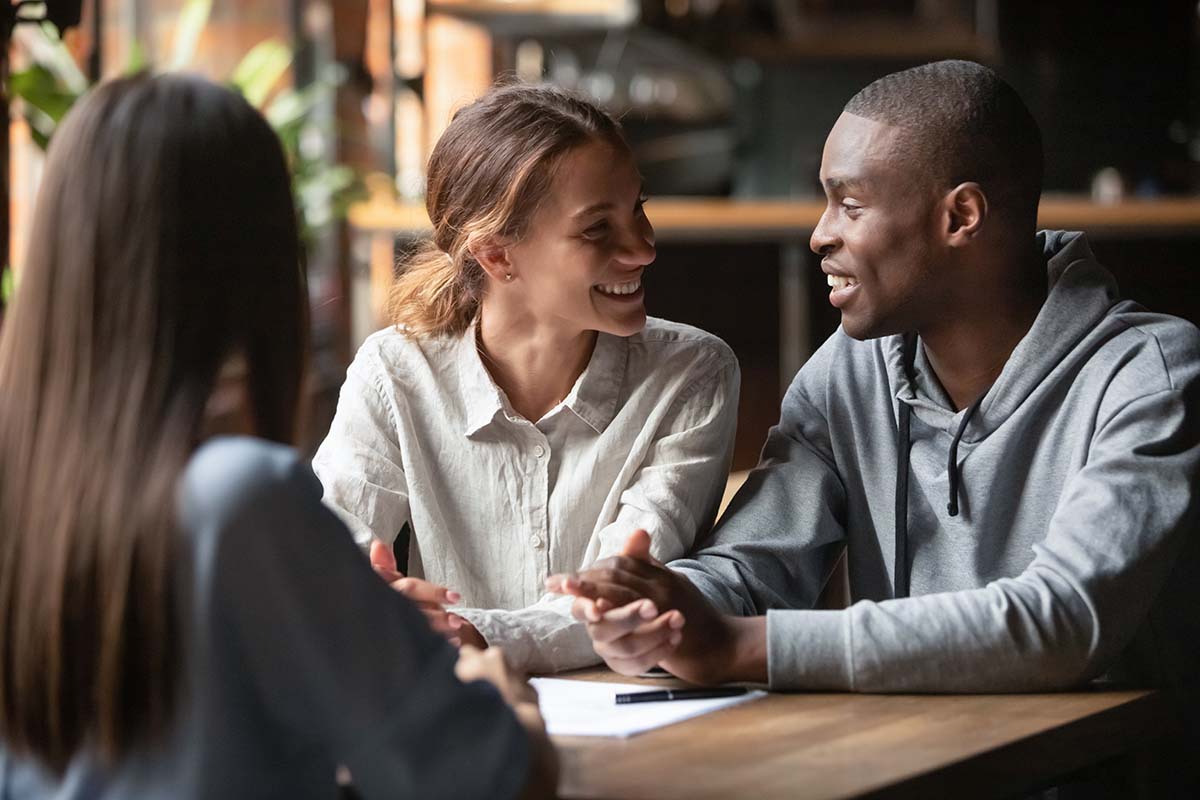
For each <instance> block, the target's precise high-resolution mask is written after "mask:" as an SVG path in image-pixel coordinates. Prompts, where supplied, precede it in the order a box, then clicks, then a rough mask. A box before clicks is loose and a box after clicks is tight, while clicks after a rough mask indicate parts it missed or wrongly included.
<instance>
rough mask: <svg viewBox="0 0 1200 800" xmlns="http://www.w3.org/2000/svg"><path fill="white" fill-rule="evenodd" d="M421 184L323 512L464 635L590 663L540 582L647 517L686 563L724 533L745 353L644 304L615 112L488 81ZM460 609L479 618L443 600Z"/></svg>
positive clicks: (344, 407) (334, 445)
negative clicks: (419, 226) (415, 228)
mask: <svg viewBox="0 0 1200 800" xmlns="http://www.w3.org/2000/svg"><path fill="white" fill-rule="evenodd" d="M428 176H429V178H428V189H427V193H426V197H427V201H426V203H427V207H428V211H429V217H430V220H431V221H432V223H433V235H432V237H431V238H430V240H429V241H427V242H425V243H424V244H423V245H422V246H421V247H420V248H419V249H418V250H417V251H416V252H415V253H414V254H413V255H412V256H411V258H409V260H408V262H407V263H406V265H405V267H404V270H403V272H402V274H401V275H400V277H399V278H398V280H397V281H396V284H395V286H394V288H393V291H392V295H391V299H390V310H391V315H392V321H393V323H394V325H393V326H392V327H390V328H388V329H386V330H383V331H380V332H379V333H377V334H375V335H374V336H372V337H370V338H369V339H368V340H367V341H366V343H365V344H364V345H363V347H362V349H361V350H360V351H359V353H358V355H357V357H356V358H355V360H354V363H353V364H351V366H350V369H349V372H348V374H347V380H346V384H345V385H344V386H343V388H342V393H341V399H340V401H339V404H338V411H337V415H336V417H335V419H334V422H333V426H332V429H331V430H330V433H329V436H328V438H327V439H326V440H325V442H324V443H323V444H322V446H321V449H320V451H319V452H318V453H317V456H316V458H315V460H314V466H315V468H316V470H317V474H318V476H319V477H320V478H321V481H322V483H323V484H324V487H325V502H326V503H327V504H329V506H330V507H332V508H333V509H334V510H335V511H337V512H338V513H339V514H341V515H342V517H343V518H344V519H345V520H346V521H347V523H348V524H349V525H350V526H351V529H352V530H353V531H354V532H355V535H356V538H357V539H358V541H359V543H360V544H361V545H362V546H363V547H364V548H369V549H370V550H371V557H372V562H373V563H374V564H375V565H376V568H377V571H378V572H379V573H380V574H381V575H383V576H384V577H386V578H387V579H389V580H390V581H391V582H392V583H393V585H394V586H396V588H397V589H399V590H400V591H403V592H405V593H406V594H408V595H409V596H410V597H411V598H412V599H414V600H417V601H418V602H421V603H423V604H424V608H425V610H426V613H427V616H428V618H429V619H430V621H431V622H432V623H433V625H434V626H435V627H436V628H438V629H440V630H442V631H443V632H444V633H445V634H446V635H447V636H448V637H449V638H450V639H451V640H452V641H455V642H467V643H472V644H476V645H481V646H486V645H491V644H504V645H505V647H506V650H507V651H508V655H509V657H510V660H512V661H513V662H515V663H518V664H520V665H523V666H525V667H527V668H530V669H536V670H539V671H553V670H558V669H567V668H571V667H576V666H581V665H584V664H587V663H592V662H595V661H596V660H597V659H596V656H595V653H594V651H593V650H592V647H591V644H590V641H589V640H588V637H587V634H586V632H585V631H584V630H583V629H582V626H580V625H579V624H578V623H575V622H574V621H573V620H572V619H571V617H570V614H569V609H570V604H569V600H564V599H557V600H556V599H553V598H552V597H550V596H545V595H544V591H543V588H542V585H543V580H544V578H545V577H546V576H548V575H550V574H553V573H556V572H563V571H570V570H574V569H578V568H580V567H582V566H585V565H587V564H589V563H590V562H592V561H593V560H595V559H596V558H598V557H600V556H604V555H609V554H612V553H614V552H616V551H617V550H618V549H619V548H620V545H621V543H622V542H623V541H624V539H625V538H626V536H627V535H628V534H629V533H630V532H632V531H633V530H634V529H637V528H644V529H646V530H647V531H649V533H650V535H651V540H652V542H653V544H652V550H653V552H654V554H655V555H656V556H657V557H659V558H663V559H668V558H673V557H676V556H679V555H682V554H683V553H684V552H685V551H686V550H687V549H688V547H689V546H690V545H691V543H692V541H693V539H694V538H695V536H696V533H697V532H698V531H701V530H705V529H706V528H707V527H708V526H709V525H710V524H711V522H712V519H713V516H714V515H715V512H716V507H717V502H718V501H719V499H720V493H721V488H722V487H723V485H724V482H725V476H726V472H727V470H728V466H729V458H730V452H731V446H732V437H733V430H734V425H735V418H736V406H737V394H738V382H739V375H738V368H737V362H736V360H735V359H734V357H733V354H732V352H731V351H730V349H729V348H728V347H727V346H726V345H725V344H724V343H723V342H721V341H720V340H719V339H717V338H716V337H714V336H711V335H709V334H707V333H704V332H703V331H700V330H697V329H695V328H691V327H688V326H686V325H679V324H675V323H670V322H666V321H663V320H657V319H653V318H647V316H646V309H645V303H644V297H645V289H644V288H643V284H642V276H643V272H644V271H645V269H646V268H647V267H649V266H650V264H651V263H652V262H653V261H654V255H655V251H654V230H653V228H652V227H651V225H650V221H649V220H648V219H647V216H646V211H645V207H644V206H645V202H646V197H645V195H644V194H643V191H642V181H641V176H640V175H639V173H638V170H637V166H636V165H635V164H634V162H633V158H632V155H631V153H630V150H629V147H628V145H627V144H626V143H625V140H624V138H623V136H622V134H621V130H620V127H619V126H618V124H617V123H616V121H615V120H613V119H612V118H611V117H610V116H608V115H607V114H606V113H605V112H603V111H602V110H600V109H599V108H597V107H595V106H593V105H591V104H590V103H588V102H586V101H583V100H581V99H579V98H576V97H574V96H572V95H569V94H567V93H565V92H562V91H561V90H558V89H553V88H548V87H531V86H522V85H510V86H504V87H499V88H495V89H493V90H492V91H490V92H489V93H488V94H486V95H484V96H483V97H482V98H480V99H479V100H477V101H476V102H474V103H473V104H471V105H469V106H467V107H466V108H464V109H462V110H460V111H459V112H458V113H457V114H456V115H455V117H454V119H453V121H452V122H451V124H450V126H449V127H448V128H447V129H446V132H445V133H444V134H443V136H442V138H441V140H440V141H439V142H438V144H437V147H436V148H435V149H434V152H433V155H432V157H431V158H430V162H429V169H428ZM405 526H408V528H409V530H410V531H411V536H410V538H409V545H408V553H407V569H406V570H405V571H406V572H407V573H409V574H408V575H407V576H406V575H402V574H401V572H400V570H399V569H398V567H397V564H396V560H395V558H394V555H393V543H394V541H395V540H396V539H397V536H398V534H399V532H400V531H401V530H402V529H403V528H404V527H405ZM459 600H461V602H462V603H463V605H464V606H468V607H470V608H467V609H464V610H461V611H457V612H456V613H449V612H447V611H446V606H447V605H448V604H450V603H451V602H452V601H459Z"/></svg>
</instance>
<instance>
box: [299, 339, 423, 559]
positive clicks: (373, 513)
mask: <svg viewBox="0 0 1200 800" xmlns="http://www.w3.org/2000/svg"><path fill="white" fill-rule="evenodd" d="M381 372H382V370H381V369H379V368H377V367H374V366H372V365H371V363H370V361H369V358H368V356H367V355H366V354H364V353H360V354H359V355H358V356H357V357H356V358H355V359H354V362H353V363H352V364H351V365H350V368H349V370H347V372H346V382H345V383H344V384H343V385H342V390H341V393H340V395H339V396H338V406H337V412H336V413H335V414H334V418H333V423H332V425H331V426H330V428H329V434H328V435H327V436H326V437H325V441H323V442H322V443H321V446H320V448H319V449H318V450H317V454H316V455H315V456H314V457H313V470H314V471H315V472H316V474H317V477H318V478H320V480H321V485H322V486H323V487H324V498H323V499H324V502H325V504H326V505H327V506H328V507H329V508H330V509H332V510H333V512H334V513H335V514H337V516H338V517H339V518H340V519H341V520H342V522H344V523H345V524H346V526H347V527H348V528H350V532H351V533H352V534H354V540H355V541H356V542H358V544H359V546H360V547H363V548H366V547H368V546H369V545H370V544H371V539H372V538H376V539H379V540H380V541H381V542H383V543H385V544H391V543H392V542H394V541H395V540H396V537H397V535H398V534H399V533H400V529H401V528H403V527H404V525H405V523H407V522H408V521H409V506H408V482H407V480H406V478H405V474H404V459H403V455H402V454H401V451H400V444H399V433H398V432H399V430H400V428H399V425H398V421H397V419H396V409H395V408H394V407H393V405H392V404H391V403H389V402H388V401H387V399H386V398H385V395H384V392H383V391H382V389H381V387H380V385H379V382H378V378H379V373H381Z"/></svg>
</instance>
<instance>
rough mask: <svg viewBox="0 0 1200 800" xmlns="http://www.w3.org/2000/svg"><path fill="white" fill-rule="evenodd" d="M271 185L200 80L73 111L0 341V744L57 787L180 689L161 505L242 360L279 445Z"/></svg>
mask: <svg viewBox="0 0 1200 800" xmlns="http://www.w3.org/2000/svg"><path fill="white" fill-rule="evenodd" d="M298 247H299V245H298V239H297V227H296V217H295V211H294V207H293V204H292V199H291V193H290V181H289V178H288V169H287V164H286V161H285V158H284V155H283V151H282V149H281V147H280V144H279V141H278V139H277V138H276V136H275V134H274V133H273V131H272V130H271V128H270V127H269V126H268V125H267V123H266V121H265V120H264V119H263V118H262V117H261V115H259V114H258V112H256V111H255V110H254V109H253V108H252V107H251V106H250V105H249V104H248V103H246V101H245V100H243V99H242V98H241V97H239V96H238V95H236V94H234V93H233V92H231V91H229V90H227V89H224V88H221V87H218V86H216V85H214V84H211V83H208V82H206V81H203V80H201V79H198V78H185V77H170V76H164V77H147V76H138V77H133V78H127V79H122V80H118V81H114V82H111V83H107V84H105V85H102V86H100V87H99V88H97V89H95V90H94V91H92V92H91V93H90V94H88V95H87V96H85V97H84V98H83V99H81V100H80V101H79V103H78V104H77V105H76V107H75V108H74V109H73V110H72V111H71V112H70V113H69V114H68V115H67V118H66V119H65V121H64V122H63V124H62V126H61V127H60V128H59V130H58V131H57V132H56V134H55V136H54V139H53V141H52V143H51V145H50V151H49V156H48V160H47V164H46V169H45V175H44V178H43V181H42V185H41V189H40V194H39V197H38V202H37V209H36V214H35V220H34V225H33V232H32V236H31V238H30V242H29V246H28V253H29V255H28V258H27V260H26V264H25V266H24V269H23V270H22V271H21V273H20V276H19V277H20V280H19V284H18V289H17V292H16V296H15V298H14V300H13V303H12V305H11V307H10V309H9V312H8V315H7V319H6V320H5V321H4V328H3V332H2V334H0V396H2V397H3V398H4V402H3V403H0V531H3V533H2V535H0V641H2V642H3V643H4V654H3V658H2V659H0V737H2V738H3V740H4V742H5V745H6V746H7V747H8V748H10V749H11V750H13V751H15V752H18V753H23V754H27V755H31V756H34V757H36V758H37V759H39V760H40V761H42V762H43V763H45V764H46V765H48V766H50V767H51V768H53V769H56V770H57V769H61V768H63V767H64V766H65V764H66V762H67V761H68V760H69V759H70V758H71V756H72V755H73V754H74V753H76V752H77V751H78V750H80V748H81V747H88V748H94V750H95V752H96V753H97V754H98V755H99V756H101V757H102V758H105V759H108V760H112V759H115V758H117V757H119V756H120V755H121V754H123V753H124V752H127V750H128V748H129V747H130V746H131V745H134V744H136V743H138V742H140V741H144V740H145V739H148V738H153V737H154V736H155V735H157V734H160V733H161V732H162V731H163V730H164V728H165V726H166V725H167V724H168V723H169V722H170V720H171V718H172V714H173V710H174V700H175V698H176V697H177V696H178V693H179V691H180V690H181V688H182V682H181V681H182V674H183V673H182V671H181V666H182V664H181V642H180V638H179V631H178V630H177V627H178V626H177V620H176V611H177V610H178V606H177V603H178V602H179V598H178V597H176V596H175V594H174V592H175V590H176V588H177V587H175V586H173V583H174V582H173V580H172V576H173V574H174V573H173V570H174V569H175V566H174V556H175V555H176V553H177V552H178V548H177V546H176V543H175V538H176V536H177V528H176V523H175V485H176V481H177V478H178V476H179V475H180V473H181V471H182V469H183V467H184V465H185V464H186V461H187V458H188V456H189V454H190V453H191V451H192V450H193V449H194V447H195V446H196V444H197V442H198V441H199V439H200V438H201V437H202V436H203V434H204V431H203V426H204V419H205V408H206V404H207V402H208V400H209V397H210V395H211V393H212V390H213V387H214V383H215V380H216V377H217V375H218V372H219V370H220V369H221V367H222V365H223V364H224V363H228V362H230V361H231V360H236V359H234V357H235V356H237V355H240V356H242V357H243V358H244V363H245V385H246V387H247V400H248V407H249V412H250V417H251V420H252V424H253V427H254V430H255V432H257V433H258V434H259V435H261V436H264V437H266V438H270V439H274V440H278V441H290V440H291V439H292V437H293V431H294V428H295V425H296V417H297V410H296V406H297V398H298V394H299V386H300V380H301V373H302V368H303V361H304V355H303V352H304V337H305V331H306V329H307V320H306V308H307V305H306V302H307V301H306V292H305V289H304V280H303V276H302V274H301V272H300V260H299V257H298Z"/></svg>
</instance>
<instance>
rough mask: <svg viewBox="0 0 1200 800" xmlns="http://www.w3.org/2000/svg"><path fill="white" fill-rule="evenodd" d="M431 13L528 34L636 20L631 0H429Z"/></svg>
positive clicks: (611, 24) (629, 23)
mask: <svg viewBox="0 0 1200 800" xmlns="http://www.w3.org/2000/svg"><path fill="white" fill-rule="evenodd" d="M428 13H430V14H435V13H436V14H452V15H454V16H458V17H464V18H466V19H470V20H472V21H474V22H478V23H480V24H482V25H486V26H487V27H489V28H493V29H496V28H498V29H500V30H501V31H508V32H513V33H517V32H519V33H523V34H526V35H528V34H530V33H533V32H535V31H540V30H563V29H567V28H574V27H581V26H582V27H592V28H594V27H599V28H609V27H623V26H626V25H631V24H633V23H634V22H635V21H636V20H637V15H638V7H637V3H636V2H634V0H500V1H498V0H430V3H429V5H428Z"/></svg>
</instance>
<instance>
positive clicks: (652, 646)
mask: <svg viewBox="0 0 1200 800" xmlns="http://www.w3.org/2000/svg"><path fill="white" fill-rule="evenodd" d="M546 588H547V589H548V590H549V591H551V592H556V593H559V594H567V595H572V596H574V597H575V601H574V603H573V604H572V608H571V613H572V614H573V615H574V617H575V618H576V619H578V620H580V621H581V622H584V623H586V624H587V631H588V634H589V635H590V636H591V638H592V643H593V645H594V646H595V648H596V654H597V655H599V656H600V657H601V658H603V659H604V662H605V663H606V664H608V666H609V668H610V669H612V670H613V671H614V672H618V673H620V674H622V675H637V674H640V673H642V672H645V671H646V670H647V669H650V668H651V667H654V666H661V667H663V668H664V669H666V670H667V671H668V672H670V673H671V674H673V675H675V676H676V677H679V678H682V679H683V680H686V681H688V682H690V683H697V684H715V683H725V682H728V681H739V680H740V681H760V680H762V681H765V680H766V664H765V658H764V659H762V664H761V670H760V669H758V668H756V665H755V664H754V659H753V658H749V659H748V658H747V656H748V655H750V654H751V652H752V651H754V650H756V649H757V648H755V647H754V646H753V644H754V642H755V641H756V640H757V639H759V638H761V639H762V640H763V644H764V645H765V623H763V621H762V618H761V617H759V618H750V619H745V618H740V617H731V616H728V615H725V614H721V613H720V612H718V611H717V610H716V609H714V608H713V607H712V606H711V605H710V604H709V603H708V601H707V600H706V599H705V598H704V596H703V595H702V594H701V593H700V591H699V590H698V589H696V587H695V586H693V585H692V582H691V581H689V580H688V579H687V578H685V577H684V576H682V575H679V574H677V573H675V572H672V571H671V570H669V569H667V568H666V567H664V566H663V565H662V564H661V563H659V562H658V561H657V560H655V559H654V558H653V557H652V556H651V555H650V536H649V534H647V533H646V531H644V530H636V531H634V532H633V533H632V534H631V535H630V536H629V539H628V540H627V541H626V542H625V545H624V546H623V547H622V549H621V553H620V554H619V555H616V556H613V557H611V558H606V559H602V560H600V561H597V562H596V563H595V564H593V565H592V566H591V567H589V568H588V569H586V570H583V571H581V572H579V573H576V574H570V575H551V576H550V577H549V578H547V579H546ZM760 628H761V630H759V629H760Z"/></svg>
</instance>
